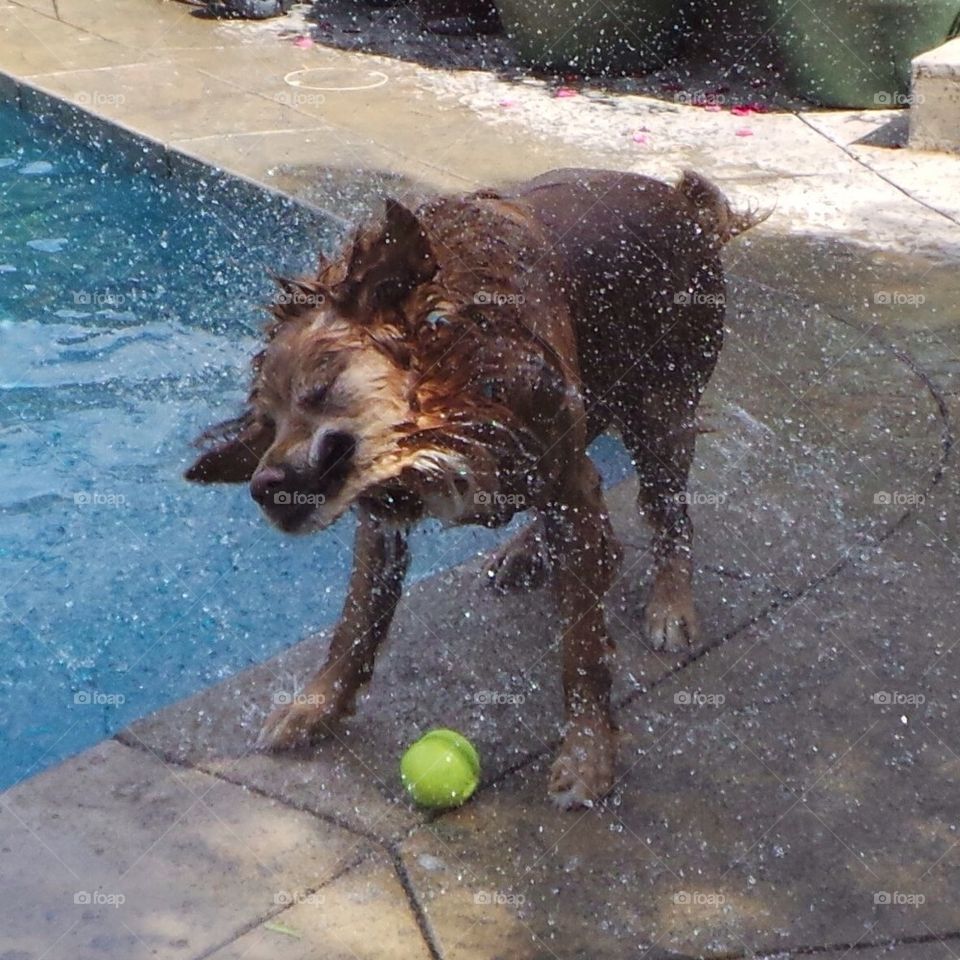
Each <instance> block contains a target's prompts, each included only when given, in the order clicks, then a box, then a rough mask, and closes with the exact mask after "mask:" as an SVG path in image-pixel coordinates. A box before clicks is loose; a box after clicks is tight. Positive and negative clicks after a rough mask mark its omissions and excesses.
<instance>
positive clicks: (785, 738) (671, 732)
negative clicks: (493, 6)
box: [0, 0, 960, 960]
mask: <svg viewBox="0 0 960 960" xmlns="http://www.w3.org/2000/svg"><path fill="white" fill-rule="evenodd" d="M0 8H2V12H3V14H4V16H3V18H2V23H0V71H2V72H3V73H4V74H5V75H6V76H7V78H8V79H7V80H6V81H3V80H0V89H6V90H8V91H10V92H11V93H14V94H16V95H18V96H19V97H20V100H21V104H22V105H23V107H24V108H25V109H28V110H41V111H45V112H47V113H48V114H49V113H50V112H51V111H53V112H54V113H55V114H56V115H58V116H60V117H61V118H62V119H63V120H64V121H66V120H67V119H69V118H70V116H71V114H70V113H69V110H70V108H69V107H61V106H58V103H59V102H60V100H59V98H63V102H65V103H68V104H69V103H73V104H75V105H76V106H77V107H78V108H82V109H83V110H92V111H95V112H96V113H98V114H99V115H101V116H103V117H104V118H106V119H107V120H109V121H111V122H115V123H120V124H122V125H123V126H124V127H126V128H127V129H129V130H130V131H133V132H135V133H136V134H137V135H139V136H143V137H146V138H147V139H149V140H150V141H152V142H153V143H154V144H155V147H153V148H151V150H150V151H148V153H149V156H150V157H151V158H152V160H156V161H157V162H158V163H160V164H168V165H173V166H175V165H176V163H177V162H179V159H178V158H181V157H193V158H196V159H197V160H198V161H202V162H204V163H211V164H215V165H218V166H220V167H222V168H224V169H226V170H227V171H230V172H233V173H235V174H237V175H240V176H245V177H248V178H250V179H252V180H254V181H257V182H261V183H264V184H266V185H269V186H271V187H272V188H274V189H279V190H282V191H288V192H290V193H292V194H293V195H295V196H297V197H300V198H301V199H306V200H309V201H310V202H312V203H314V204H317V205H319V206H321V207H324V208H325V209H331V210H333V211H334V212H336V213H338V214H339V215H341V216H343V217H345V218H351V217H353V216H355V215H356V214H357V213H358V211H361V210H363V209H365V208H366V207H367V206H368V205H369V202H370V199H371V198H372V197H373V196H375V195H376V194H377V193H378V192H379V191H381V190H382V189H391V190H396V191H398V192H409V193H414V194H415V193H418V192H422V191H427V190H431V189H448V188H450V189H456V188H468V187H470V186H473V185H476V184H478V183H489V182H498V181H502V180H510V179H516V178H518V177H521V176H525V175H527V174H530V173H534V172H539V171H541V170H543V169H547V168H549V167H551V166H557V165H564V164H572V163H590V164H591V165H601V164H602V165H608V166H615V167H620V168H623V169H642V170H648V171H651V172H654V173H657V174H662V175H665V176H667V175H673V174H674V173H675V171H676V170H677V169H678V168H679V167H681V166H683V165H694V166H697V167H699V168H702V169H704V170H706V171H707V172H708V173H710V174H712V175H714V176H715V177H716V178H717V179H718V180H720V181H721V182H722V183H723V185H724V186H725V188H727V189H728V190H730V192H731V193H733V194H734V195H735V196H737V197H738V198H739V199H742V200H743V201H751V200H752V201H754V202H757V203H760V204H769V203H773V202H774V201H775V202H776V203H777V209H776V211H775V213H774V215H773V217H772V218H771V220H770V221H768V223H767V224H765V225H764V227H763V228H761V229H760V230H758V231H757V232H756V234H755V235H754V236H753V237H752V238H751V239H749V240H745V241H743V242H741V243H740V244H739V245H737V246H734V247H732V248H731V249H730V251H729V257H728V266H729V269H730V272H731V275H732V282H731V291H730V324H729V326H730V333H729V339H728V343H727V346H726V349H725V352H724V355H723V358H722V360H721V363H720V367H719V368H718V373H717V377H716V379H715V382H714V384H713V385H712V387H711V392H710V395H709V402H708V406H707V409H706V411H705V417H704V420H705V423H704V426H705V429H706V430H709V432H705V433H704V434H703V436H702V438H701V441H700V446H699V461H698V466H697V468H696V471H695V482H694V486H693V489H694V491H695V492H696V493H698V494H700V496H699V498H698V499H697V501H696V503H695V504H694V507H693V511H694V516H695V522H696V523H697V531H698V547H697V563H698V581H699V596H700V603H701V607H702V614H703V618H704V637H703V643H702V645H701V646H700V647H698V648H697V650H695V651H694V652H693V653H692V655H691V656H689V657H685V658H679V657H664V656H663V655H660V654H656V653H654V652H652V651H650V650H648V649H646V647H645V646H644V644H643V642H642V640H641V639H640V638H639V636H638V630H637V624H638V611H639V609H640V607H641V605H642V599H643V590H644V585H645V583H646V581H647V573H648V565H649V563H648V556H647V549H646V546H647V544H646V536H645V533H644V531H643V530H642V529H641V528H640V527H639V525H638V524H637V522H636V518H635V513H634V510H633V506H632V501H633V495H632V487H631V484H630V483H629V482H628V483H626V484H623V485H621V486H619V487H617V488H615V489H614V490H613V491H611V493H610V497H609V499H610V503H611V509H612V513H613V517H614V521H615V525H616V527H617V530H618V533H619V535H620V536H621V538H622V539H623V541H624V543H625V545H626V550H627V558H626V562H625V564H624V568H623V572H622V574H621V577H620V579H619V581H618V583H617V584H616V586H615V587H614V589H613V591H612V592H611V596H610V599H609V601H608V613H609V619H610V625H611V631H612V632H613V634H614V636H615V638H616V640H617V643H618V647H619V652H618V658H619V660H618V662H619V668H618V679H617V688H616V693H617V702H618V704H619V714H618V715H619V721H620V724H621V728H622V741H621V757H620V772H621V775H622V776H621V780H620V782H619V783H618V785H617V789H616V791H615V793H614V796H613V798H612V799H611V801H610V802H609V803H608V804H606V805H605V806H604V807H603V808H602V809H598V810H595V811H589V812H586V813H579V814H573V815H571V814H563V813H560V812H558V811H555V810H553V809H552V808H551V807H550V806H549V805H548V804H547V803H546V802H545V798H544V787H545V777H546V773H545V763H546V757H548V756H549V752H550V750H551V748H552V745H553V744H554V743H555V740H556V737H557V717H558V715H559V691H558V689H557V677H558V670H557V664H556V649H555V647H556V634H557V623H556V618H555V616H554V614H553V612H552V608H551V604H550V603H549V598H548V597H547V596H546V595H545V594H544V593H542V592H538V593H535V594H533V595H531V596H528V597H510V598H503V599H495V598H493V597H491V596H490V594H489V593H488V592H487V591H486V589H485V587H484V585H483V578H482V575H481V569H482V561H481V560H477V561H474V562H472V563H470V564H467V565H465V566H464V567H460V568H457V569H454V570H451V571H449V572H448V573H446V574H443V575H441V576H439V577H436V578H433V579H432V580H429V581H426V582H423V583H420V584H417V585H416V586H414V587H413V588H411V589H410V590H409V592H408V594H407V596H406V597H405V599H404V601H403V602H402V605H401V608H400V611H399V613H398V618H397V622H396V625H395V629H394V633H393V636H392V639H391V642H390V644H389V645H388V648H387V649H386V650H385V651H384V654H383V656H382V658H381V660H380V662H379V664H378V670H377V676H376V678H375V680H374V683H373V685H372V686H371V688H370V689H369V691H368V693H367V694H366V695H365V697H364V698H363V700H362V702H361V704H360V709H359V711H358V714H357V716H356V717H355V718H354V719H353V720H352V721H351V722H350V723H349V724H347V725H346V726H345V727H344V729H343V731H342V733H341V735H340V736H338V737H337V738H336V739H334V740H332V741H331V742H329V743H327V744H325V745H323V746H321V747H318V748H317V749H316V750H313V751H309V752H304V753H302V754H299V755H296V756H289V757H270V756H264V755H262V754H258V753H255V752H253V750H252V743H253V739H254V737H255V733H256V729H257V726H258V724H259V722H260V720H261V719H262V716H263V712H264V710H265V709H266V708H267V707H268V706H269V703H270V699H271V696H272V695H273V694H274V693H275V692H276V691H278V690H289V689H291V688H292V686H293V685H295V684H296V683H297V682H298V680H300V679H302V678H303V676H304V675H305V673H306V672H307V671H308V670H310V669H311V668H313V667H314V666H315V665H316V663H317V662H318V661H319V658H320V657H321V655H322V650H323V647H324V643H325V639H324V636H323V635H320V636H318V637H316V638H311V639H309V640H307V641H304V642H303V643H302V644H299V645H297V646H295V647H293V648H291V649H290V650H288V651H287V652H286V653H284V654H283V655H282V656H280V657H278V658H277V659H276V660H274V661H271V662H269V663H266V664H263V665H261V666H259V667H256V668H254V669H253V670H250V671H246V672H244V673H242V674H240V675H238V676H236V677H234V678H232V679H231V680H229V681H227V682H226V683H224V684H222V685H220V686H217V687H214V688H212V689H210V690H207V691H204V692H203V693H201V694H199V695H198V696H196V697H194V698H191V699H190V700H187V701H184V702H182V703H179V704H175V705H173V706H172V707H170V708H168V709H167V710H164V711H161V712H159V713H158V714H155V715H153V716H150V717H147V718H145V719H143V720H142V721H140V722H138V723H137V724H135V725H133V726H132V727H131V728H130V729H128V730H126V731H124V732H123V733H121V734H120V735H119V736H118V737H117V738H115V739H114V740H111V741H107V742H104V743H102V744H101V745H99V746H97V747H95V748H93V749H92V750H89V751H87V752H85V753H84V754H82V755H80V756H78V757H76V758H74V759H72V760H69V761H67V762H66V763H64V764H62V765H60V766H58V767H56V768H54V769H51V770H49V771H47V772H45V773H43V774H41V775H40V776H38V777H35V778H33V779H31V780H28V781H26V782H24V783H22V784H20V785H18V786H16V787H15V788H13V789H11V790H9V791H7V792H6V793H4V794H0V845H2V848H3V858H4V864H5V865H6V867H7V869H6V870H5V871H4V880H3V886H2V889H3V901H2V907H0V931H2V932H0V960H41V958H42V960H59V958H64V960H87V958H91V960H92V958H114V957H116V958H118V960H120V958H122V960H139V958H141V957H143V958H146V957H162V958H167V957H170V958H185V960H200V958H211V957H212V958H217V960H226V958H231V960H241V958H245V960H257V958H263V960H267V958H270V960H284V958H307V957H309V958H314V957H330V958H352V957H359V958H366V957H370V958H374V957H376V958H383V957H397V958H418V957H433V958H437V957H443V958H450V960H454V958H456V960H459V958H471V960H472V958H477V960H481V958H483V960H492V958H498V957H504V958H520V960H526V958H531V960H533V958H537V960H547V958H559V960H568V958H581V957H582V958H604V960H605V958H610V960H614V958H617V960H619V958H623V957H630V956H636V957H638V958H639V957H644V956H646V957H651V958H653V957H664V958H665V957H674V958H676V957H684V956H711V957H716V958H720V957H724V958H737V957H747V956H752V955H783V956H799V955H806V954H823V955H824V956H825V957H827V958H830V960H840V958H841V957H843V956H847V957H850V958H852V957H857V958H863V960H879V958H881V957H885V956H895V957H903V958H907V960H934V958H936V960H948V958H955V957H957V956H960V911H958V908H957V904H956V893H957V891H958V890H960V833H958V821H960V737H958V730H960V715H958V711H960V706H958V704H960V692H958V691H960V650H958V644H960V632H958V628H957V624H958V623H960V600H958V598H957V590H956V583H957V582H958V572H960V520H958V517H957V514H956V510H955V503H956V497H957V494H958V492H960V477H958V474H957V471H956V466H955V462H954V458H953V456H952V455H951V451H950V443H951V441H952V438H953V435H954V433H955V425H954V422H955V418H956V415H957V410H958V402H957V401H958V390H960V359H958V357H960V337H958V333H960V311H958V307H957V303H958V302H960V278H958V276H957V271H956V269H955V257H956V255H957V253H958V251H960V227H958V225H957V218H958V216H960V162H958V161H957V159H956V158H952V157H947V156H941V155H937V154H922V153H914V152H912V151H906V150H897V149H893V148H890V147H883V146H879V145H877V143H874V142H871V141H883V140H884V138H889V137H893V138H894V139H896V138H897V137H899V136H902V135H903V132H902V131H900V132H899V133H898V127H897V124H898V123H899V122H901V121H902V114H900V115H897V114H895V113H893V112H880V113H877V114H874V113H868V114H867V113H861V112H842V111H841V112H807V113H803V114H792V113H773V114H764V115H753V116H751V117H748V118H742V117H741V118H735V117H733V116H731V115H730V114H729V113H728V112H720V113H708V112H705V111H703V110H699V109H697V108H695V107H690V106H685V105H681V104H674V103H665V102H664V101H662V100H659V99H656V98H647V97H621V96H617V97H612V98H611V99H612V100H613V101H614V103H615V105H614V106H608V105H604V104H601V103H595V102H588V100H587V98H585V97H584V98H578V97H571V98H554V97H552V96H551V95H550V93H549V91H548V90H547V89H546V88H544V87H541V86H537V85H535V84H506V83H502V84H501V82H500V81H497V80H494V79H493V78H491V77H490V76H489V75H487V74H479V73H478V74H463V75H461V74H451V73H450V72H445V71H440V70H429V69H426V68H424V67H421V66H418V65H415V64H411V63H405V62H400V61H392V60H390V59H388V58H380V57H378V58H367V57H364V56H363V55H362V54H356V53H345V52H343V51H337V50H329V49H326V48H323V47H313V48H310V49H307V50H302V49H299V48H294V47H292V46H291V45H290V44H289V43H288V42H286V41H284V40H282V39H280V38H279V37H278V35H277V33H276V32H272V31H271V30H268V29H264V28H252V27H250V26H249V25H231V26H224V25H217V24H214V23H210V22H208V21H201V20H197V19H195V18H192V17H190V16H189V15H188V11H187V9H186V8H185V7H183V6H181V5H179V4H176V3H172V2H160V0H115V2H110V3H106V2H103V3H94V2H92V0H86V2H84V3H80V2H77V0H56V2H54V0H29V2H23V3H19V2H16V3H14V2H9V0H0ZM318 66H319V67H322V68H324V71H323V72H324V75H325V76H326V77H328V78H329V77H331V76H334V75H336V77H337V78H338V79H337V80H336V83H335V84H330V83H327V84H324V85H326V86H334V85H339V86H341V87H344V86H363V83H365V82H370V72H371V70H373V71H379V72H380V74H385V75H386V76H387V77H388V81H389V82H387V83H385V84H383V85H381V86H379V87H376V88H375V89H372V90H366V91H364V90H353V91H343V90H341V91H340V92H336V93H335V95H334V92H331V91H327V92H326V93H324V99H323V100H322V101H320V100H318V99H316V98H313V94H309V93H308V94H305V95H304V96H303V97H298V96H294V95H292V94H291V90H292V91H293V93H294V94H296V93H297V91H302V90H303V88H302V87H299V88H298V87H291V86H290V85H289V84H288V83H287V82H286V81H285V80H284V77H287V76H288V75H289V73H290V72H291V71H294V70H299V69H307V68H313V67H318ZM351 78H352V79H351ZM364 78H366V80H364ZM358 80H359V82H358ZM377 82H379V80H377ZM501 87H502V89H501ZM354 94H358V96H353V95H354ZM281 95H282V98H281ZM50 98H54V99H50ZM501 101H512V102H510V104H509V105H508V106H501V105H500V103H501ZM609 117H615V118H616V119H615V120H610V119H608V118H609ZM640 126H646V127H648V130H647V131H646V132H641V131H639V130H638V129H637V128H638V127H640ZM741 127H749V128H750V129H751V130H752V131H753V136H751V137H738V136H737V135H736V131H737V129H740V128H741ZM637 134H639V135H642V136H645V137H647V138H648V139H647V142H646V143H638V142H636V141H634V140H633V136H634V135H637ZM951 261H953V262H951ZM251 509H252V508H251ZM280 602H291V603H294V602H302V601H301V599H300V597H299V596H294V595H291V596H290V597H289V598H286V601H280ZM497 637H506V638H508V639H509V640H510V642H509V644H497V643H495V642H493V641H494V639H495V638H497ZM437 724H443V725H450V726H455V727H458V728H460V729H462V730H464V732H466V733H467V734H468V735H469V736H470V737H471V738H472V739H473V740H474V741H475V742H476V743H477V745H478V746H479V748H480V750H481V753H482V755H483V758H484V782H483V785H482V787H481V789H480V791H479V792H478V794H477V796H476V797H475V799H474V800H472V801H471V802H470V803H469V804H468V805H467V806H466V807H464V808H463V809H462V810H459V811H454V812H451V813H448V814H445V815H442V816H425V815H423V814H421V813H419V812H417V811H416V810H414V809H413V808H411V807H410V806H409V805H408V803H407V802H406V801H405V800H404V798H403V797H402V795H401V791H400V788H399V783H398V779H397V774H396V764H397V758H398V756H399V753H400V751H401V749H402V747H403V745H404V744H406V743H407V742H409V741H410V740H411V739H413V738H414V737H415V736H416V735H417V734H418V733H419V732H421V731H422V730H423V729H424V728H426V727H429V726H433V725H437Z"/></svg>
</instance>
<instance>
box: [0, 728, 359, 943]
mask: <svg viewBox="0 0 960 960" xmlns="http://www.w3.org/2000/svg"><path fill="white" fill-rule="evenodd" d="M0 824H2V826H0V846H2V852H3V859H4V862H5V863H6V864H7V869H6V870H5V871H4V879H3V881H2V890H3V897H2V899H3V911H2V912H3V921H2V926H3V937H2V948H0V949H2V950H3V951H6V952H5V953H0V956H4V957H7V958H9V957H17V958H23V960H28V958H29V960H40V958H41V957H42V958H43V960H106V958H113V957H116V958H117V960H140V958H147V957H156V956H161V957H171V958H173V957H196V956H198V955H200V954H201V953H202V952H203V951H204V950H206V949H208V948H210V947H213V946H216V945H217V944H219V943H223V942H226V941H228V940H230V939H231V938H233V937H234V936H236V935H237V934H239V933H240V932H242V931H243V930H244V929H245V927H246V926H247V925H250V924H253V923H255V922H256V921H258V920H259V919H261V918H262V917H264V916H266V915H268V914H270V913H272V912H274V911H275V910H276V909H277V906H276V905H277V899H278V897H280V895H282V894H283V895H285V894H287V893H290V894H291V895H293V896H304V895H307V894H309V893H310V892H311V891H313V890H316V889H318V888H322V887H323V885H324V884H325V883H326V882H327V881H329V880H330V879H332V878H333V877H335V876H337V875H339V874H340V873H341V872H343V871H344V870H346V869H348V868H349V867H350V866H351V865H353V864H354V863H356V862H357V861H358V860H359V859H360V858H361V857H363V856H365V855H368V854H370V853H371V848H370V846H369V844H367V843H365V842H364V841H363V840H361V839H360V838H358V837H356V836H354V835H352V834H350V833H347V832H346V831H344V830H340V829H338V828H335V827H332V826H330V825H329V824H326V823H323V822H321V821H318V820H317V819H316V818H314V817H311V816H309V815H307V814H303V813H299V812H297V811H295V810H290V809H285V808H284V807H282V806H279V805H278V804H276V803H272V802H271V801H269V800H266V799H264V798H262V797H258V796H256V795H254V794H251V793H249V792H248V791H246V790H243V789H241V788H239V787H235V786H232V785H230V784H226V783H223V782H221V781H219V780H217V779H215V778H213V777H210V776H207V775H205V774H202V773H197V772H194V771H189V770H183V769H179V768H176V767H171V766H168V765H167V764H165V763H162V762H161V761H159V760H157V759H156V758H155V757H152V756H150V755H149V754H147V753H144V752H140V751H136V750H131V749H129V748H128V747H125V746H121V745H120V744H118V743H114V742H106V743H103V744H100V745H99V746H97V747H94V748H93V749H91V750H89V751H87V752H86V753H83V754H81V755H80V756H78V757H75V758H73V759H71V760H68V761H67V762H66V763H64V764H61V765H60V766H58V767H55V768H53V769H52V770H49V771H47V772H45V773H43V774H41V775H40V776H38V777H34V778H33V779H31V780H30V781H28V782H27V783H25V784H21V785H19V786H17V787H15V788H13V789H11V790H8V791H7V792H6V793H4V794H3V795H2V796H0ZM18 951H19V952H18Z"/></svg>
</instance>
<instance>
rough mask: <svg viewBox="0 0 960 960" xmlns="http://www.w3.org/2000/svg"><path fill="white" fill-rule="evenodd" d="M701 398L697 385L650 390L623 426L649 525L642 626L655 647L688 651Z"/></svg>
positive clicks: (694, 631)
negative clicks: (690, 490) (690, 493)
mask: <svg viewBox="0 0 960 960" xmlns="http://www.w3.org/2000/svg"><path fill="white" fill-rule="evenodd" d="M699 397H700V390H699V388H697V389H695V390H693V391H692V392H690V393H671V394H669V395H664V394H661V395H659V396H656V395H654V396H651V395H649V394H648V396H647V397H646V398H645V401H644V402H643V403H642V404H641V406H640V407H639V408H638V409H637V410H636V412H635V415H634V417H633V420H632V422H631V423H630V424H629V425H628V426H626V427H625V428H624V429H623V440H624V443H625V444H626V446H627V448H628V449H629V450H630V452H631V454H632V455H633V460H634V465H635V467H636V471H637V478H638V480H639V483H640V488H639V493H638V497H637V500H638V505H639V508H640V512H641V513H642V514H643V516H644V518H645V519H646V520H647V522H648V523H649V524H650V526H651V528H652V530H653V559H654V579H653V585H652V587H651V589H650V595H649V597H648V599H647V604H646V609H645V611H644V627H645V632H646V636H647V639H648V640H649V642H650V644H651V645H652V646H653V648H654V649H655V650H670V651H674V652H678V651H682V650H686V649H687V648H688V647H689V646H690V645H691V644H692V643H694V642H695V641H696V639H697V635H698V629H699V627H698V621H697V613H696V609H695V606H694V601H693V583H692V576H693V565H692V558H691V551H692V546H693V524H692V523H691V522H690V516H689V513H688V511H687V499H688V497H687V477H688V475H689V473H690V466H691V464H692V462H693V452H694V442H695V439H696V423H695V414H696V407H697V403H698V401H699Z"/></svg>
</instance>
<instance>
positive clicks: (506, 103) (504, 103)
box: [500, 100, 517, 107]
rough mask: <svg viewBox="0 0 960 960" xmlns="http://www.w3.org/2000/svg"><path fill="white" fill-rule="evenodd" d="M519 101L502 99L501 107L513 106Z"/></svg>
mask: <svg viewBox="0 0 960 960" xmlns="http://www.w3.org/2000/svg"><path fill="white" fill-rule="evenodd" d="M516 102H517V101H516V100H501V101H500V106H501V107H512V106H513V105H514V104H515V103H516Z"/></svg>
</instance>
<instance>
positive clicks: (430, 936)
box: [386, 825, 444, 960]
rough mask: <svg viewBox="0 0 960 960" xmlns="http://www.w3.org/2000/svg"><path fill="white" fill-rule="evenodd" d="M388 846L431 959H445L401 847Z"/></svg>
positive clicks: (398, 880) (416, 828) (394, 867)
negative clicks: (404, 859)
mask: <svg viewBox="0 0 960 960" xmlns="http://www.w3.org/2000/svg"><path fill="white" fill-rule="evenodd" d="M420 826H422V825H418V826H417V827H415V828H414V830H418V829H420ZM412 832H413V831H411V833H412ZM386 846H387V847H388V853H389V854H390V860H391V863H392V864H393V870H394V873H395V874H396V875H397V882H398V883H399V884H400V886H401V888H402V889H403V893H404V896H405V897H406V898H407V905H408V906H409V908H410V912H411V913H412V914H413V916H414V919H415V920H416V922H417V929H418V930H419V931H420V936H421V937H422V938H423V942H424V944H425V945H426V948H427V951H428V952H429V954H430V958H431V960H444V957H443V953H442V951H441V950H440V946H439V944H438V943H437V938H436V934H435V933H434V931H433V927H432V925H431V924H430V919H429V918H428V917H427V913H426V910H424V907H423V904H422V903H421V902H420V897H419V896H418V895H417V889H416V887H415V886H414V884H413V880H412V878H411V877H410V871H409V870H407V865H406V864H405V863H404V862H403V854H402V853H401V852H400V848H399V847H398V846H397V845H395V844H393V843H391V844H387V845H386Z"/></svg>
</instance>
